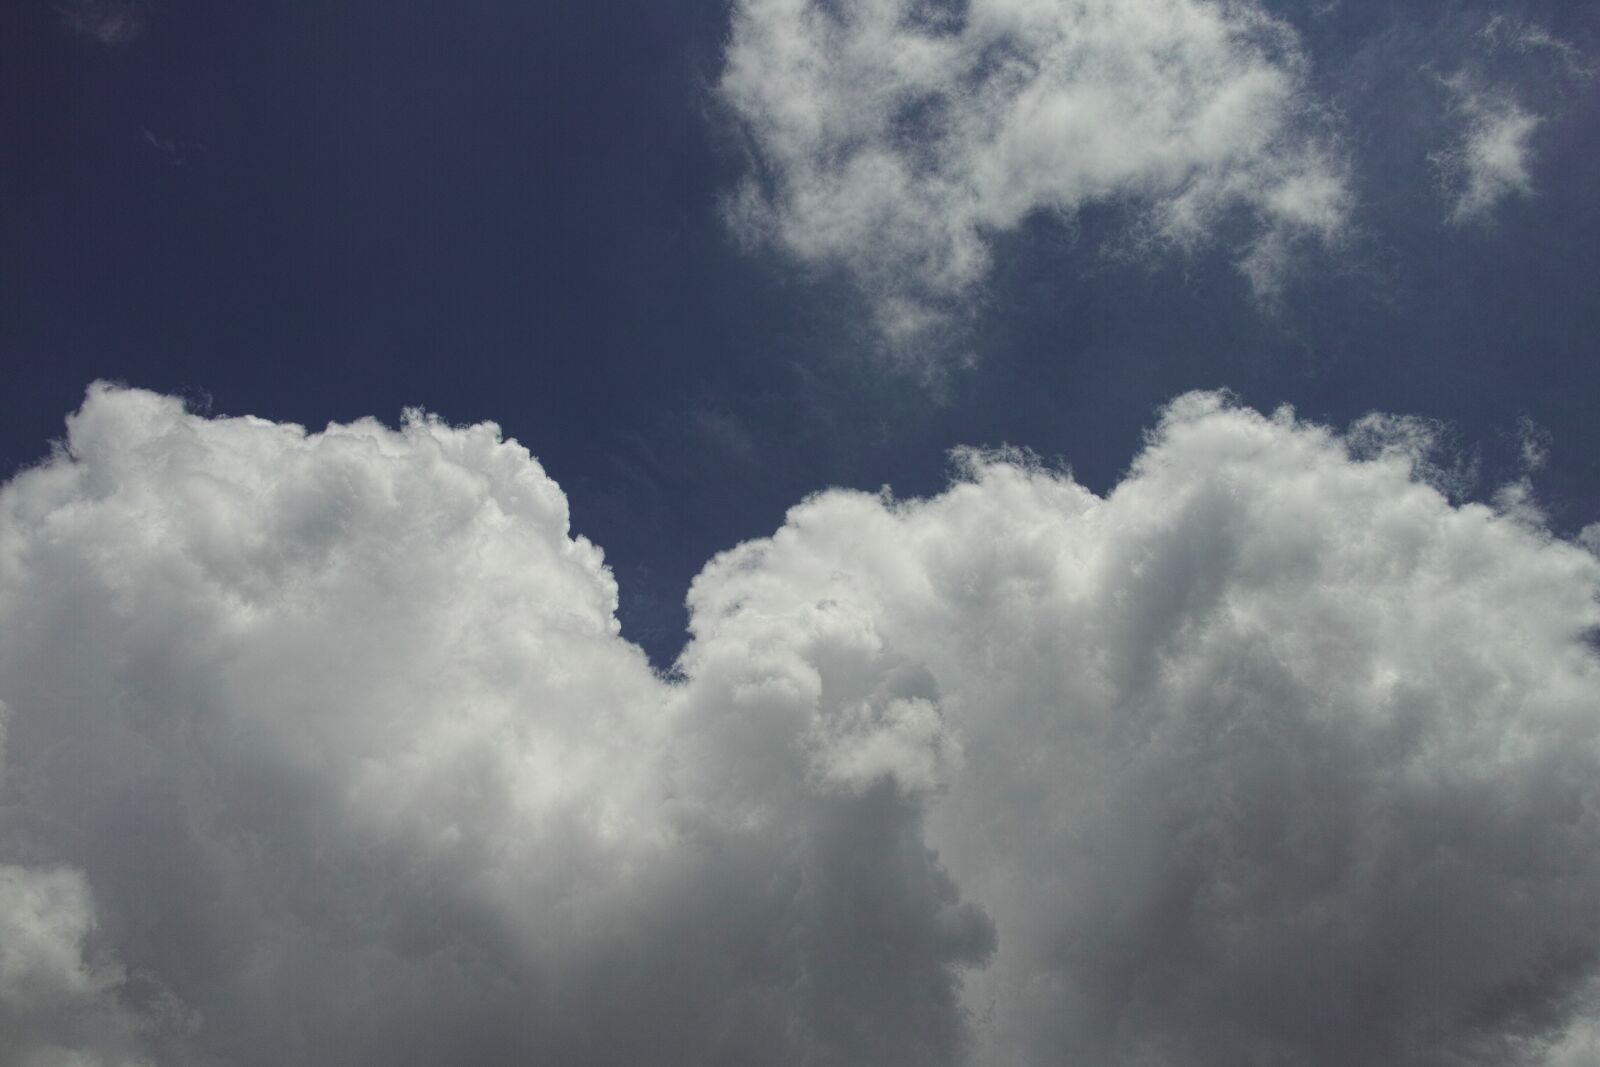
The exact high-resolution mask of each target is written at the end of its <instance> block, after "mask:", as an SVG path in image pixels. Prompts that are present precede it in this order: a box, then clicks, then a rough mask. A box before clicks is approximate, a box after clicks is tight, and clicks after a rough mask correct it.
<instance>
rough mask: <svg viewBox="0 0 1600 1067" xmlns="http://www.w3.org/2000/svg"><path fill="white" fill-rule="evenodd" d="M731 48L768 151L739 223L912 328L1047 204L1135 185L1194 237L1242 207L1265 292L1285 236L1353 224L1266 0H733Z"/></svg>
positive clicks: (1147, 225) (1152, 210)
mask: <svg viewBox="0 0 1600 1067" xmlns="http://www.w3.org/2000/svg"><path fill="white" fill-rule="evenodd" d="M725 58H726V66H725V69H724V72H723V75H722V79H721V82H720V85H719V89H720V93H721V96H722V98H723V100H725V101H726V102H727V104H728V105H729V106H730V107H731V108H732V110H733V113H734V114H735V115H736V116H737V117H738V119H739V121H740V122H741V124H742V126H743V128H744V129H745V130H746V131H747V132H748V134H749V137H750V143H751V145H752V148H753V152H754V157H755V158H754V170H753V173H752V175H751V176H750V177H749V179H748V180H747V181H746V182H745V184H744V185H743V186H742V187H741V189H740V190H739V192H738V194H737V196H736V197H734V198H733V200H732V202H731V205H730V217H731V218H732V220H733V221H734V224H735V226H736V227H737V228H738V229H739V230H740V232H742V233H743V234H744V235H745V236H746V237H747V238H748V239H750V240H752V241H756V242H770V243H771V244H772V245H774V246H775V247H777V248H779V249H782V250H783V251H784V252H786V253H787V254H789V255H790V256H793V257H794V258H795V259H797V260H799V261H800V262H803V263H807V264H814V265H819V266H826V267H842V268H844V269H845V270H846V271H848V272H849V273H850V274H851V275H852V276H853V277H854V278H855V280H856V281H857V282H858V283H859V284H860V285H861V286H862V287H863V289H864V290H865V291H866V293H867V294H868V296H869V297H870V299H871V300H872V301H873V304H874V306H875V308H876V309H877V312H878V317H879V320H880V323H879V324H880V326H881V328H882V330H883V332H884V334H885V336H886V337H887V338H888V339H889V340H890V341H891V342H892V343H895V344H898V345H901V346H902V347H904V346H909V345H911V344H912V343H913V342H915V341H919V340H926V339H927V338H928V335H929V334H930V333H931V332H932V331H933V330H934V329H935V328H937V327H939V326H941V325H946V324H948V322H949V321H950V315H951V314H952V313H958V312H959V311H960V309H961V308H962V307H963V306H964V305H965V304H966V303H967V302H968V301H969V300H970V299H971V298H972V296H973V295H974V292H975V290H976V289H977V287H978V286H979V284H980V283H981V281H982V279H983V278H984V276H985V274H986V273H987V271H988V268H989V261H990V254H991V246H992V242H993V239H994V238H995V237H996V236H997V235H1000V234H1003V233H1006V232H1009V231H1013V230H1016V229H1017V228H1018V227H1019V226H1021V225H1022V224H1023V223H1024V222H1025V221H1026V220H1028V219H1029V218H1030V217H1033V216H1035V215H1038V214H1041V213H1053V214H1055V215H1057V216H1060V217H1063V218H1065V219H1067V220H1070V219H1071V218H1072V217H1073V215H1074V214H1075V213H1076V212H1077V211H1078V210H1079V209H1081V208H1083V207H1084V206H1086V205H1091V204H1117V205H1132V206H1136V207H1137V208H1138V209H1139V211H1140V212H1141V213H1142V216H1143V220H1144V221H1143V223H1142V230H1143V233H1144V237H1145V239H1147V240H1149V241H1152V242H1155V243H1158V244H1162V245H1168V246H1178V247H1192V246H1194V245H1196V244H1199V243H1201V242H1204V241H1207V240H1209V239H1210V238H1211V237H1212V235H1213V233H1214V232H1215V230H1216V229H1217V227H1218V224H1219V222H1220V221H1221V220H1222V219H1223V218H1224V217H1226V216H1227V215H1229V214H1230V213H1235V212H1239V211H1243V212H1247V213H1249V214H1251V215H1253V216H1254V218H1255V220H1256V236H1255V238H1254V240H1253V243H1252V244H1251V246H1250V248H1249V249H1248V250H1247V253H1246V255H1245V257H1244V260H1243V263H1242V267H1243V269H1244V270H1245V272H1246V274H1247V275H1248V276H1249V277H1250V279H1251V281H1252V283H1253V284H1254V285H1255V286H1256V288H1257V289H1258V291H1261V292H1264V293H1265V292H1270V291H1271V290H1272V289H1273V288H1274V287H1275V286H1276V285H1277V284H1278V282H1279V280H1280V278H1281V275H1282V271H1283V270H1284V269H1285V265H1286V263H1287V259H1288V253H1289V249H1290V247H1291V245H1293V244H1294V243H1295V242H1297V241H1299V240H1301V239H1303V238H1307V237H1310V238H1315V239H1321V240H1328V239H1331V238H1334V237H1336V236H1337V235H1338V234H1339V233H1340V232H1341V231H1342V229H1343V228H1344V225H1345V217H1346V214H1347V211H1348V205H1349V199H1350V197H1349V192H1348V190H1347V188H1346V182H1345V179H1344V175H1343V170H1344V168H1343V164H1342V162H1341V161H1340V159H1339V158H1338V156H1337V154H1336V153H1335V152H1334V151H1333V150H1332V149H1331V148H1329V147H1328V145H1326V144H1323V143H1319V141H1318V140H1317V139H1316V138H1315V137H1314V136H1313V135H1312V134H1311V133H1309V132H1308V131H1309V130H1310V129H1311V127H1312V126H1313V125H1314V123H1311V122H1309V121H1308V120H1307V116H1308V112H1309V109H1308V106H1307V102H1306V93H1305V90H1304V84H1303V83H1304V78H1305V66H1306V61H1305V58H1304V56H1303V55H1302V53H1301V51H1300V47H1299V44H1298V42H1297V40H1296V38H1295V35H1294V33H1293V31H1292V30H1290V29H1289V28H1288V27H1287V26H1286V25H1284V24H1283V23H1281V22H1278V21H1276V20H1275V19H1273V18H1271V17H1270V16H1268V15H1267V14H1266V13H1265V12H1264V11H1263V10H1262V9H1261V8H1260V7H1259V6H1257V5H1256V4H1254V3H1226V4H1223V3H1212V2H1208V0H1137V2H1130V0H1090V2H1088V3H1075V4H1067V3H1056V2H1041V0H971V3H968V4H953V3H943V2H938V0H850V2H846V3H828V2H823V0H740V2H739V3H737V4H736V5H735V8H734V18H733V31H732V36H731V39H730V41H729V44H728V47H727V52H726V57H725Z"/></svg>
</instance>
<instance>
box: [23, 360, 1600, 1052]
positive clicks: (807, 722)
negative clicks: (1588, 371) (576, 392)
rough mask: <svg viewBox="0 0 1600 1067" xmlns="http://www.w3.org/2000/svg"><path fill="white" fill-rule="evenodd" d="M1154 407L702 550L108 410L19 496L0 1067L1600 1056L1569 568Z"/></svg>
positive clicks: (1357, 452)
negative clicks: (1045, 461) (687, 579)
mask: <svg viewBox="0 0 1600 1067" xmlns="http://www.w3.org/2000/svg"><path fill="white" fill-rule="evenodd" d="M1429 448H1430V441H1429V439H1428V434H1427V432H1426V427H1425V425H1424V424H1422V423H1419V422H1416V421H1408V420H1395V419H1390V420H1382V419H1374V420H1368V421H1367V422H1365V423H1363V424H1362V426H1361V427H1359V428H1358V430H1357V431H1356V432H1354V433H1352V434H1351V435H1349V436H1345V435H1341V434H1338V433H1335V432H1332V431H1330V430H1327V429H1325V428H1321V427H1318V426H1314V425H1310V424H1307V423H1303V422H1300V421H1297V420H1296V419H1295V418H1294V416H1293V415H1292V413H1289V412H1287V411H1283V412H1279V413H1276V414H1275V415H1272V416H1263V415H1259V414H1256V413H1254V412H1251V411H1248V410H1243V409H1240V408H1238V407H1236V406H1233V405H1231V404H1230V403H1229V402H1228V401H1227V400H1226V398H1223V397H1220V396H1216V395H1212V394H1194V395H1190V396H1186V397H1183V398H1181V399H1180V400H1178V401H1177V402H1175V403H1174V404H1173V405H1172V406H1170V407H1169V408H1168V409H1167V410H1166V411H1165V412H1164V414H1163V415H1162V417H1161V420H1160V422H1159V424H1158V425H1157V427H1156V428H1155V429H1154V430H1153V431H1152V432H1151V434H1150V436H1149V440H1148V443H1147V446H1146V447H1145V449H1144V451H1143V452H1142V454H1141V455H1140V456H1139V457H1138V458H1137V459H1136V460H1135V462H1134V463H1133V465H1132V467H1131V468H1130V470H1129V472H1128V474H1127V476H1126V477H1125V479H1124V480H1123V481H1122V483H1121V484H1120V485H1118V486H1117V487H1116V488H1115V489H1114V490H1113V491H1112V492H1110V493H1109V494H1108V495H1106V496H1105V497H1097V496H1095V495H1094V494H1092V493H1090V492H1088V491H1087V490H1085V489H1084V488H1082V487H1081V486H1078V485H1077V484H1075V483H1073V482H1072V481H1071V480H1070V479H1068V478H1067V477H1065V476H1063V475H1061V474H1059V473H1056V472H1052V471H1047V470H1043V469H1040V468H1038V467H1037V466H1036V465H1033V464H1030V463H1029V462H1028V461H1027V460H1026V458H1025V457H1022V456H1020V455H1018V454H1015V453H999V454H996V453H985V452H978V451H972V452H966V453H962V454H961V456H960V460H961V470H962V472H963V473H962V475H961V477H959V478H958V479H957V480H956V481H955V482H954V483H953V484H952V485H951V486H950V487H949V489H948V490H947V491H945V492H944V493H942V494H940V495H938V496H936V497H933V498H930V499H927V500H911V501H900V500H895V499H893V498H892V497H891V496H889V495H888V494H887V493H884V494H879V495H867V494H861V493H854V492H842V491H829V492H824V493H821V494H819V495H817V496H814V497H811V498H810V499H808V500H807V501H805V502H804V503H802V504H800V505H799V506H797V507H796V508H794V509H793V510H792V511H791V512H790V514H789V516H788V518H787V520H786V521H785V523H784V525H783V526H782V528H781V529H779V530H778V531H777V532H776V533H775V534H774V535H773V536H772V537H771V538H767V539H762V540H758V541H752V542H749V543H746V544H743V545H740V546H738V547H736V548H734V549H732V550H731V551H729V552H726V553H724V554H722V555H720V556H718V557H717V558H716V559H714V560H712V561H711V562H710V563H708V565H707V566H706V568H705V569H704V571H703V572H702V573H701V575H700V577H699V578H698V579H697V580H696V582H695V583H694V586H693V588H692V590H691V592H690V597H689V599H690V607H691V625H692V630H693V638H692V641H691V642H690V644H689V646H688V647H687V648H686V650H685V652H684V654H683V656H682V658H681V660H680V662H679V664H678V671H677V672H676V673H675V674H674V676H673V677H671V678H662V677H660V676H658V675H656V674H655V673H653V672H652V671H651V670H650V668H649V666H648V664H647V663H646V661H645V658H644V657H643V655H642V654H641V653H640V652H639V651H638V650H637V649H636V648H634V647H633V646H631V645H629V644H627V643H626V642H624V641H623V640H622V639H621V638H620V637H619V636H618V632H617V625H616V622H615V619H614V612H615V607H616V596H617V590H616V586H615V583H614V581H613V579H612V576H611V574H610V572H609V571H608V570H607V568H606V567H605V565H604V562H603V559H602V556H601V554H600V552H599V550H598V549H596V548H595V547H594V546H592V545H590V544H589V543H588V542H587V541H585V540H584V539H582V538H581V537H577V536H575V535H573V534H572V533H571V532H570V530H569V528H568V519H567V504H566V499H565V497H564V495H563V494H562V492H561V490H560V489H559V488H558V487H557V486H556V484H555V483H554V482H553V481H551V480H550V478H549V477H548V476H547V475H546V474H545V473H544V471H543V470H542V468H541V467H540V466H539V464H538V462H537V461H536V460H535V459H533V457H531V456H530V455H529V454H528V453H527V452H526V451H525V450H524V449H522V448H521V447H520V446H518V445H516V444H515V443H514V442H509V441H505V440H502V438H501V435H500V433H499V431H498V429H497V428H496V427H494V426H493V425H492V424H483V425H479V426H471V427H452V426H448V425H445V424H443V423H441V422H439V421H437V420H433V419H429V418H427V417H425V416H422V415H419V414H412V415H410V416H408V418H407V420H406V422H405V423H404V425H403V426H402V427H401V428H400V429H398V430H396V429H390V428H386V427H384V426H382V425H380V424H378V423H376V422H373V421H363V422H357V423H352V424H349V425H343V426H331V427H329V428H328V429H327V430H325V431H323V432H321V433H313V434H308V433H306V432H305V431H303V430H302V429H301V428H299V427H296V426H291V425H280V424H273V423H269V422H266V421H263V420H259V419H249V418H240V419H222V418H218V419H207V418H202V417H199V416H196V415H192V414H188V413H186V412H185V411H184V410H183V408H182V405H181V402H179V401H178V400H176V399H172V398H167V397H161V396H157V395H154V394H150V393H143V392H137V391H131V390H121V389H113V388H108V387H103V386H99V387H96V388H94V389H93V390H91V392H90V395H89V397H88V399H87V400H86V402H85V404H84V406H83V408H82V410H81V411H79V412H78V413H77V414H76V415H74V416H72V418H71V420H70V423H69V432H68V437H67V440H66V442H65V444H64V446H63V448H62V449H61V450H60V451H58V453H57V454H56V455H55V456H53V457H52V458H51V459H49V460H47V461H46V462H44V463H42V464H41V465H39V466H38V467H36V468H34V469H32V470H29V471H25V472H23V473H21V474H19V475H18V476H17V477H16V478H15V479H13V480H12V481H11V482H10V483H9V484H7V485H6V486H5V488H4V489H3V490H0V698H3V699H4V701H5V702H6V703H5V708H6V709H7V710H6V711H5V713H4V714H3V715H0V718H3V719H4V722H5V735H4V752H3V761H4V778H3V780H0V1059H3V1060H4V1061H5V1062H7V1063H13V1062H16V1063H21V1064H26V1065H28V1067H40V1065H58V1064H73V1065H75V1067H113V1065H134V1064H145V1063H151V1064H155V1063H159V1064H162V1065H163V1067H167V1065H179V1067H182V1065H188V1064H238V1065H243V1067H248V1065H257V1064H259V1065H263V1067H265V1065H268V1064H272V1065H278V1064H284V1063H297V1064H339V1065H341V1067H366V1065H374V1067H375V1065H378V1064H384V1065H391V1064H397V1063H400V1064H403V1063H417V1064H424V1063H425V1064H436V1063H453V1064H498V1063H504V1062H510V1061H516V1062H531V1063H562V1064H600V1063H636V1062H655V1063H683V1064H690V1063H693V1064H716V1063H726V1064H735V1063H737V1064H746V1063H750V1062H764V1063H773V1064H812V1065H815V1064H862V1063H870V1064H884V1065H893V1064H902V1063H903V1064H919V1065H921V1064H939V1063H946V1064H958V1063H975V1064H981V1065H984V1067H1001V1065H1009V1064H1016V1063H1029V1062H1037V1063H1058V1062H1078V1061H1081V1062H1087V1063H1096V1064H1106V1065H1130V1067H1131V1065H1134V1064H1139V1065H1169V1064H1170V1065H1173V1067H1177V1065H1180V1064H1181V1065H1184V1067H1223V1065H1228V1067H1232V1065H1237V1064H1239V1063H1294V1064H1302V1065H1307V1067H1367V1065H1371V1067H1377V1065H1380V1064H1381V1065H1384V1067H1393V1065H1413V1067H1433V1065H1440V1067H1442V1065H1444V1064H1452V1065H1460V1064H1481V1065H1484V1067H1487V1065H1490V1064H1493V1065H1497V1067H1498V1065H1503V1064H1516V1065H1519V1067H1535V1065H1538V1067H1574V1065H1575V1064H1579V1063H1584V1062H1587V1061H1585V1060H1584V1059H1583V1057H1584V1056H1585V1055H1586V1054H1587V1053H1586V1052H1585V1049H1592V1047H1593V1040H1594V1024H1593V1022H1592V1021H1591V1020H1592V1018H1593V1016H1592V1014H1590V1011H1589V1008H1588V1007H1587V1006H1588V1005H1590V1004H1592V1003H1593V1002H1592V999H1585V998H1589V997H1591V995H1592V990H1593V986H1592V983H1593V981H1594V980H1595V978H1596V975H1597V962H1600V714H1597V710H1596V709H1597V704H1600V701H1597V698H1600V662H1597V659H1596V656H1595V652H1594V650H1593V648H1592V647H1591V646H1590V645H1589V644H1588V643H1587V641H1586V635H1587V634H1588V633H1589V632H1591V629H1592V628H1593V627H1594V626H1595V625H1596V624H1597V623H1600V605H1597V599H1596V597H1597V594H1600V560H1597V559H1596V558H1595V557H1594V556H1592V555H1591V554H1590V553H1589V552H1586V551H1585V550H1583V549H1582V548H1580V547H1578V546H1575V545H1572V544H1568V543H1565V542H1562V541H1560V540H1558V539H1556V538H1553V537H1552V536H1551V535H1550V534H1549V533H1548V532H1546V531H1545V530H1544V529H1542V528H1541V527H1539V526H1538V525H1537V524H1536V523H1531V522H1528V521H1522V520H1520V519H1517V518H1515V517H1511V516H1504V515H1501V514H1497V513H1496V512H1495V511H1493V510H1492V509H1490V508H1488V507H1485V506H1482V505H1478V504H1470V503H1468V504H1453V503H1451V502H1450V500H1449V499H1447V498H1446V497H1445V496H1444V495H1443V494H1441V493H1440V492H1439V491H1438V490H1437V489H1435V488H1433V487H1432V486H1431V485H1429V484H1428V482H1427V480H1425V477H1420V476H1427V475H1428V474H1429V469H1428V467H1427V463H1428V460H1427V458H1426V457H1427V455H1428V450H1429Z"/></svg>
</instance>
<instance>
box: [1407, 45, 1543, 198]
mask: <svg viewBox="0 0 1600 1067" xmlns="http://www.w3.org/2000/svg"><path fill="white" fill-rule="evenodd" d="M1444 86H1445V88H1446V89H1447V90H1448V91H1449V92H1450V94H1451V97H1452V107H1453V110H1454V113H1455V114H1456V115H1457V116H1458V119H1459V122H1460V127H1461V131H1462V133H1461V138H1460V140H1459V141H1458V142H1457V143H1456V144H1455V145H1453V146H1452V147H1450V148H1446V149H1441V150H1439V151H1437V152H1434V153H1433V154H1431V155H1430V156H1429V157H1428V158H1429V159H1430V160H1431V161H1432V163H1433V165H1434V166H1435V167H1436V168H1437V169H1438V174H1439V182H1440V186H1441V188H1442V189H1443V190H1444V192H1445V195H1446V197H1447V198H1448V199H1449V201H1450V215H1449V218H1450V221H1451V222H1454V223H1458V224H1459V223H1469V222H1482V221H1484V220H1486V219H1488V218H1489V216H1490V215H1491V214H1492V213H1493V211H1494V209H1495V207H1496V206H1498V205H1499V204H1500V203H1501V202H1502V201H1504V200H1506V199H1508V198H1511V197H1515V196H1528V195H1530V194H1531V193H1532V192H1533V179H1532V176H1531V175H1530V173H1529V167H1530V159H1531V156H1532V154H1533V147H1532V138H1533V134H1534V131H1536V130H1537V129H1538V128H1539V124H1540V123H1541V122H1542V121H1543V120H1542V119H1541V118H1540V117H1539V116H1537V115H1534V114H1532V113H1531V112H1529V111H1527V110H1526V109H1524V108H1523V107H1522V105H1521V104H1519V103H1518V102H1517V100H1516V97H1515V95H1514V94H1513V92H1512V91H1511V90H1509V89H1506V88H1489V87H1487V86H1483V85H1480V84H1478V83H1477V82H1476V81H1475V80H1474V79H1472V78H1471V77H1470V76H1468V75H1465V74H1457V75H1454V76H1452V77H1449V78H1446V79H1444Z"/></svg>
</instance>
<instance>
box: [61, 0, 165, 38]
mask: <svg viewBox="0 0 1600 1067" xmlns="http://www.w3.org/2000/svg"><path fill="white" fill-rule="evenodd" d="M56 9H57V10H58V11H60V12H61V21H62V23H63V24H65V26H66V27H67V29H69V30H71V31H72V32H74V33H77V34H81V35H82V36H84V37H87V38H89V39H90V40H93V41H96V42H98V43H99V44H103V45H106V46H108V47H117V46H119V45H125V44H132V43H133V42H134V41H136V40H138V38H139V35H140V34H142V33H143V32H144V24H145V17H146V14H147V4H146V3H145V0H57V3H56Z"/></svg>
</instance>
